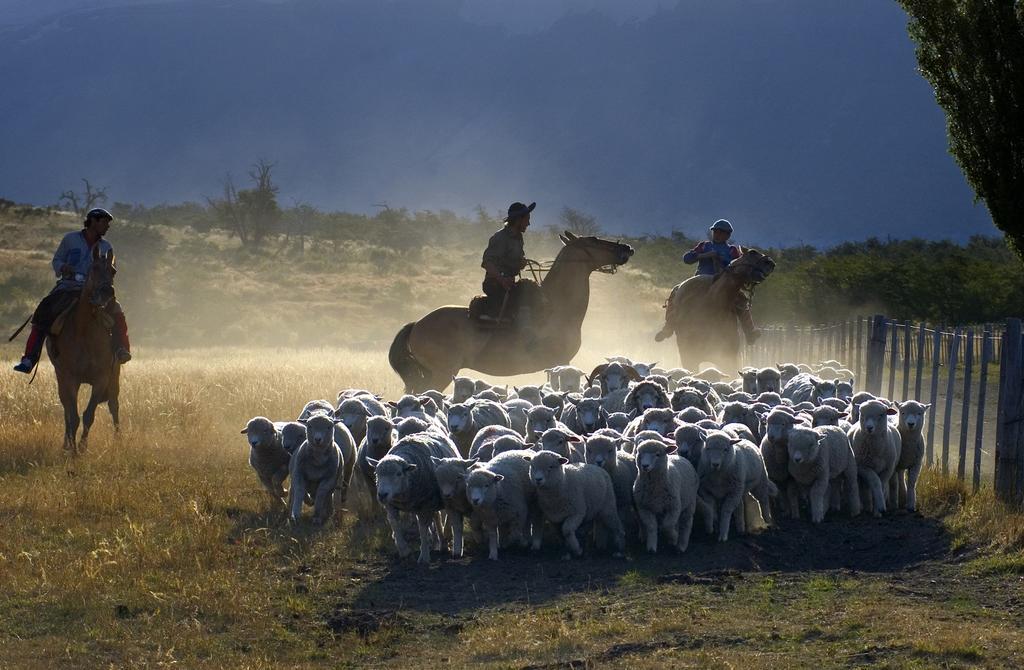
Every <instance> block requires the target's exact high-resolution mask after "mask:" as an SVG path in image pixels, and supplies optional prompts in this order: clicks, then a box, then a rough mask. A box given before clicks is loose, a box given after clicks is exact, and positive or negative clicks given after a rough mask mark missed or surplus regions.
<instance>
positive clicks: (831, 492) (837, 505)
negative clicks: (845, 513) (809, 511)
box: [828, 479, 843, 512]
mask: <svg viewBox="0 0 1024 670" xmlns="http://www.w3.org/2000/svg"><path fill="white" fill-rule="evenodd" d="M839 487H840V483H839V480H838V479H836V480H833V481H831V482H829V484H828V498H829V500H828V508H829V510H830V511H832V512H839V511H840V510H842V508H843V498H842V496H841V495H840V492H839Z"/></svg>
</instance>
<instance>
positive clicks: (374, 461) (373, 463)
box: [366, 458, 380, 468]
mask: <svg viewBox="0 0 1024 670" xmlns="http://www.w3.org/2000/svg"><path fill="white" fill-rule="evenodd" d="M366 462H367V463H368V464H369V465H370V467H371V468H375V467H377V464H378V463H380V461H379V460H378V459H376V458H367V459H366Z"/></svg>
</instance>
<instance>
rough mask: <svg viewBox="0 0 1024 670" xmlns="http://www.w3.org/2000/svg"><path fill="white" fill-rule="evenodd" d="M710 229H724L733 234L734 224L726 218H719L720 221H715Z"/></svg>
mask: <svg viewBox="0 0 1024 670" xmlns="http://www.w3.org/2000/svg"><path fill="white" fill-rule="evenodd" d="M710 230H724V231H725V232H727V233H729V234H730V235H732V224H731V223H729V222H728V221H726V220H725V219H719V220H718V221H715V222H714V223H713V224H712V225H711V228H710Z"/></svg>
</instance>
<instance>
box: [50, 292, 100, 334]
mask: <svg viewBox="0 0 1024 670" xmlns="http://www.w3.org/2000/svg"><path fill="white" fill-rule="evenodd" d="M78 300H80V298H76V299H75V300H72V301H71V303H70V304H69V305H68V306H67V307H65V308H64V309H63V310H61V312H60V314H58V315H57V318H55V319H54V320H53V324H52V325H51V326H50V331H49V334H50V335H52V336H54V337H56V336H58V335H60V333H61V331H62V330H64V324H65V322H67V320H68V317H69V316H70V315H71V313H72V312H73V311H74V309H75V305H77V304H78ZM93 318H94V319H96V320H97V321H98V322H99V324H100V325H101V326H103V328H105V329H106V330H107V331H108V332H109V331H110V330H111V329H113V327H114V317H112V316H110V315H109V314H107V312H106V311H105V310H102V309H97V310H95V311H94V313H93Z"/></svg>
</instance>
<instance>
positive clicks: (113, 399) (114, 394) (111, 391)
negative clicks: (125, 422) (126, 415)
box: [107, 370, 121, 435]
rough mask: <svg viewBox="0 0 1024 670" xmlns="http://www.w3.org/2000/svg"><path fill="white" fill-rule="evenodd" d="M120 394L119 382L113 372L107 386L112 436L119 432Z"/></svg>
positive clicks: (117, 376)
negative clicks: (112, 425)
mask: <svg viewBox="0 0 1024 670" xmlns="http://www.w3.org/2000/svg"><path fill="white" fill-rule="evenodd" d="M120 393H121V380H120V376H119V375H118V374H117V371H116V370H115V371H114V374H113V376H112V377H111V379H110V383H109V384H108V385H107V409H108V410H110V419H111V421H113V423H114V434H115V435H116V434H118V433H120V432H121V402H120V400H119V399H118V396H119V395H120Z"/></svg>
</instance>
